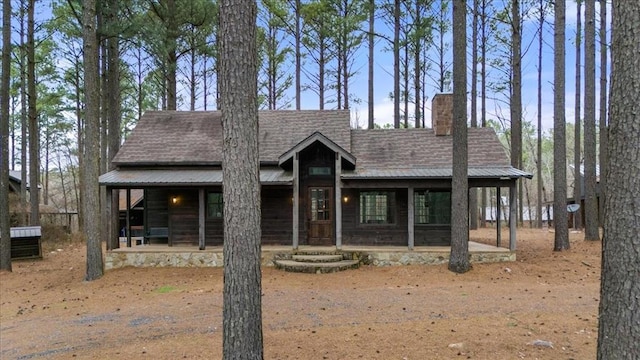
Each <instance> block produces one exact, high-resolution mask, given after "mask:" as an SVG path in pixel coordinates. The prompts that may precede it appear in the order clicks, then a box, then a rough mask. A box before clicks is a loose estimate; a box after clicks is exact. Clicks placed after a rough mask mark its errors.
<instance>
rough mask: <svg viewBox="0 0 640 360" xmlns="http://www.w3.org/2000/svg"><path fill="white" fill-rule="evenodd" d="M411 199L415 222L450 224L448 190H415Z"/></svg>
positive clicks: (449, 197)
mask: <svg viewBox="0 0 640 360" xmlns="http://www.w3.org/2000/svg"><path fill="white" fill-rule="evenodd" d="M413 199H414V200H413V204H414V210H415V223H416V224H447V225H448V224H451V192H450V191H429V190H424V191H416V192H415V193H414V195H413Z"/></svg>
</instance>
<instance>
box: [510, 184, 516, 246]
mask: <svg viewBox="0 0 640 360" xmlns="http://www.w3.org/2000/svg"><path fill="white" fill-rule="evenodd" d="M516 216H517V215H516V183H515V182H514V183H513V184H511V186H509V250H511V251H516V222H517V221H516V219H517V217H516Z"/></svg>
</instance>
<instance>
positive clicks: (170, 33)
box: [165, 0, 179, 110]
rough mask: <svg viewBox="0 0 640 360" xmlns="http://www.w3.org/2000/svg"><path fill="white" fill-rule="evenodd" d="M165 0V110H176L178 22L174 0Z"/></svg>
mask: <svg viewBox="0 0 640 360" xmlns="http://www.w3.org/2000/svg"><path fill="white" fill-rule="evenodd" d="M166 2H167V43H166V45H165V46H166V49H167V50H166V51H167V60H166V61H167V79H166V80H167V110H176V109H177V104H178V93H177V91H178V90H177V80H176V76H177V75H176V73H177V70H178V55H177V54H176V48H177V39H178V35H179V34H178V32H179V30H178V24H177V23H176V0H166Z"/></svg>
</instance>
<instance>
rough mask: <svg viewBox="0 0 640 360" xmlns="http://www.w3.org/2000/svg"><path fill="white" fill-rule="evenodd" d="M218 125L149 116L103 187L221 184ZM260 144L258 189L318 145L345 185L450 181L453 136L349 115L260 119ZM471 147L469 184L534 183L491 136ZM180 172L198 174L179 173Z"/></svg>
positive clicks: (265, 114) (184, 116)
mask: <svg viewBox="0 0 640 360" xmlns="http://www.w3.org/2000/svg"><path fill="white" fill-rule="evenodd" d="M221 120H222V118H221V113H220V112H218V111H209V112H205V111H195V112H179V111H161V112H160V111H154V112H147V113H146V114H145V115H144V116H143V117H142V118H141V119H140V120H139V122H138V125H137V126H136V128H135V129H134V131H133V132H132V134H131V135H130V136H129V138H128V139H127V141H126V142H125V144H124V145H123V146H122V148H121V149H120V151H119V152H118V154H117V155H116V157H115V158H114V163H115V164H116V165H117V166H119V167H120V169H119V170H115V171H112V172H110V173H108V174H104V175H103V176H101V177H100V183H101V184H103V185H105V184H110V185H118V184H120V185H124V184H126V185H131V186H133V185H140V184H147V185H150V184H154V185H159V184H173V183H181V184H205V183H221V181H222V178H221V171H220V170H219V166H220V165H221V162H222V124H221ZM259 136H260V139H259V144H260V145H259V147H260V148H259V151H260V161H261V163H262V164H263V165H265V166H267V167H269V169H270V170H269V171H267V168H265V167H263V170H264V171H265V172H264V174H262V172H263V171H261V182H263V183H274V184H281V183H290V181H291V176H292V175H291V173H290V172H285V169H281V168H278V167H277V164H278V160H279V158H280V160H281V162H282V161H284V160H286V158H287V157H290V154H289V153H290V152H291V151H294V150H295V147H296V146H297V147H300V146H302V145H304V144H306V142H309V141H312V140H313V139H316V138H319V139H327V140H326V141H329V142H331V143H332V144H333V143H335V145H337V147H336V148H339V149H340V151H343V152H344V153H343V156H347V157H348V159H349V161H350V163H351V164H355V169H353V170H345V169H343V173H342V178H343V179H345V180H348V179H351V180H355V179H399V178H414V179H427V178H451V165H452V156H453V150H452V147H453V137H452V136H436V135H435V134H434V132H433V130H432V129H375V130H351V129H350V124H349V111H348V110H327V111H323V110H302V111H290V110H284V111H260V112H259ZM310 139H311V140H310ZM316 140H317V139H316ZM305 146H306V145H305ZM468 146H469V159H468V164H469V177H470V178H505V177H507V178H519V177H528V178H531V176H532V175H531V174H528V173H526V172H523V171H521V170H518V169H515V168H513V167H512V166H511V165H510V162H509V159H508V157H507V155H506V152H505V150H504V148H503V147H502V144H501V143H500V141H499V140H498V137H497V136H496V134H495V132H494V131H493V129H491V128H470V129H468ZM292 149H293V150H292ZM283 158H285V159H284V160H283ZM184 165H191V166H196V167H194V168H192V169H191V170H180V169H184V167H183V166H184ZM175 166H180V168H175ZM203 166H204V167H203ZM211 166H215V168H211ZM152 167H153V168H155V170H153V171H152V170H150V169H151V168H152ZM145 168H147V169H149V170H145ZM216 168H217V169H218V170H216ZM287 170H290V169H287ZM263 175H264V176H263ZM263 177H264V178H263Z"/></svg>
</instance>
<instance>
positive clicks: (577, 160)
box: [573, 0, 582, 230]
mask: <svg viewBox="0 0 640 360" xmlns="http://www.w3.org/2000/svg"><path fill="white" fill-rule="evenodd" d="M581 8H582V0H579V1H578V2H577V4H576V80H575V82H576V97H575V125H574V130H575V131H574V135H573V142H574V153H573V166H574V169H573V200H574V201H575V203H576V204H580V200H581V199H582V156H581V155H582V153H581V150H580V141H581V137H582V135H581V134H580V123H581V121H582V120H581V117H580V115H581V113H580V102H581V97H580V87H581V80H580V73H581V71H582V67H581V65H580V60H581V58H580V52H581V51H580V50H581V49H582V47H581V46H580V45H581V42H582V30H581V29H582V26H581V24H582V16H581V15H580V14H581V12H580V9H581ZM581 215H582V209H580V210H579V211H576V212H574V213H573V222H574V224H573V226H574V228H575V229H576V230H577V229H581V228H582V216H581Z"/></svg>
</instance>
